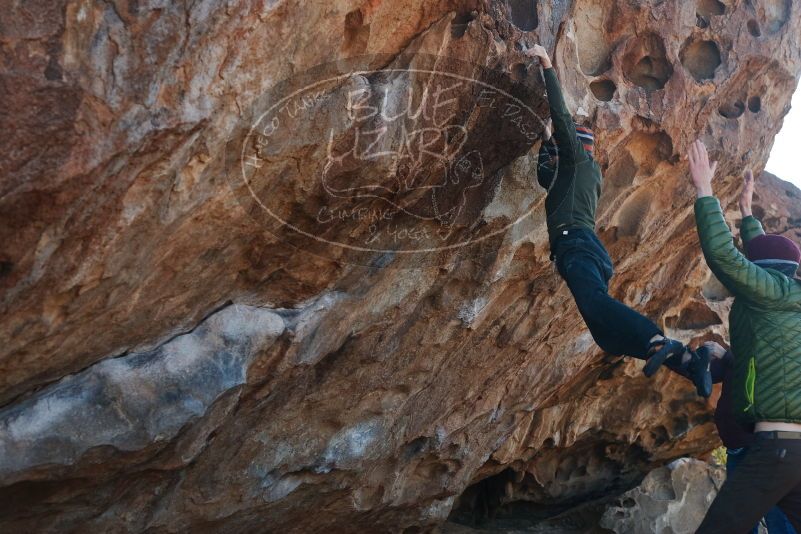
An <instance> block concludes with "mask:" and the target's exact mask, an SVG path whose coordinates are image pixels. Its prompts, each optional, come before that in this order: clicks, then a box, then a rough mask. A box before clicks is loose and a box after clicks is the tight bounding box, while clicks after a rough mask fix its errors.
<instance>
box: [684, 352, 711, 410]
mask: <svg viewBox="0 0 801 534" xmlns="http://www.w3.org/2000/svg"><path fill="white" fill-rule="evenodd" d="M690 354H691V356H692V358H691V359H690V361H689V362H688V364H687V373H688V374H689V375H690V378H691V379H692V381H693V384H695V390H696V391H697V392H698V394H699V395H701V396H702V397H704V398H708V397H709V396H710V395H711V394H712V372H711V371H710V363H711V362H712V355H711V354H710V353H709V349H708V348H706V347H705V346H704V345H701V346H700V347H698V348H697V349H696V350H695V351H690Z"/></svg>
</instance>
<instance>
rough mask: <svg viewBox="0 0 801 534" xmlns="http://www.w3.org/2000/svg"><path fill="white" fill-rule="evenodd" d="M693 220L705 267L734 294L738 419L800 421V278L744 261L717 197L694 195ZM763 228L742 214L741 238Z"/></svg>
mask: <svg viewBox="0 0 801 534" xmlns="http://www.w3.org/2000/svg"><path fill="white" fill-rule="evenodd" d="M695 222H696V224H697V226H698V236H699V238H700V240H701V248H702V249H703V251H704V258H706V262H707V264H708V265H709V268H710V269H711V270H712V272H713V273H714V275H715V276H716V277H717V278H718V280H720V282H721V283H722V284H723V285H724V286H726V288H727V289H728V290H729V291H731V293H732V294H734V304H733V305H732V308H731V313H730V314H729V333H730V334H731V347H732V352H733V354H734V384H733V386H734V387H733V392H734V397H733V406H734V412H735V415H736V416H737V418H738V419H739V420H740V422H742V423H753V422H756V421H784V422H792V423H801V282H799V281H798V280H796V279H795V278H791V277H789V276H787V275H785V274H783V273H781V272H779V271H776V270H773V269H765V268H762V267H760V266H758V265H756V264H754V263H752V262H750V261H748V259H747V258H746V257H745V256H743V254H742V253H741V252H740V251H739V250H737V248H736V247H735V246H734V241H733V239H732V235H731V231H730V230H729V225H728V224H726V221H725V219H724V218H723V212H722V210H721V208H720V203H719V202H718V199H716V198H715V197H702V198H699V199H698V200H696V202H695ZM763 233H764V232H763V230H762V225H761V224H760V223H759V221H758V220H757V219H755V218H754V217H746V218H744V219H743V222H742V227H741V235H742V238H743V243H747V242H748V241H750V240H751V239H753V238H754V237H756V236H758V235H761V234H763Z"/></svg>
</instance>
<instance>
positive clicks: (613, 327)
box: [553, 228, 662, 359]
mask: <svg viewBox="0 0 801 534" xmlns="http://www.w3.org/2000/svg"><path fill="white" fill-rule="evenodd" d="M553 254H554V257H555V259H556V268H557V269H558V270H559V274H560V275H562V278H564V279H565V282H567V286H568V287H569V288H570V292H571V293H573V298H574V299H575V300H576V306H578V309H579V313H581V316H582V317H583V318H584V322H585V323H586V324H587V328H589V329H590V333H591V334H592V337H593V339H594V340H595V342H596V343H597V344H598V346H599V347H601V348H602V349H603V350H605V351H606V352H609V353H611V354H615V355H620V354H625V355H627V356H634V357H635V358H640V359H645V357H646V354H647V352H648V345H649V343H650V340H651V338H652V337H654V336H655V335H657V334H662V331H661V330H659V328H658V327H657V326H656V325H655V324H654V323H653V322H651V321H650V320H648V319H647V318H646V317H643V316H642V315H640V314H639V313H637V312H635V311H634V310H632V309H631V308H629V307H628V306H626V305H624V304H622V303H621V302H619V301H617V300H615V299H613V298H612V297H610V296H609V285H608V283H609V279H610V278H612V274H613V273H614V270H613V268H612V260H611V259H610V258H609V253H608V252H607V251H606V249H605V248H604V246H603V244H602V243H601V241H600V240H599V239H598V236H596V235H595V232H592V231H590V230H586V229H583V228H580V229H575V230H564V231H563V232H562V235H560V236H559V237H558V238H557V239H556V241H555V242H554V245H553Z"/></svg>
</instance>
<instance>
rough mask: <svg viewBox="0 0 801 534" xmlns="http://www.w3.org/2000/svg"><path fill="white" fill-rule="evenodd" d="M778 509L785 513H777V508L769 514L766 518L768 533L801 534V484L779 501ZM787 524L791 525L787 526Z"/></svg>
mask: <svg viewBox="0 0 801 534" xmlns="http://www.w3.org/2000/svg"><path fill="white" fill-rule="evenodd" d="M777 508H778V511H779V512H784V513H783V515H781V514H779V513H777V509H776V508H774V509H773V510H771V511H770V512H769V513H768V515H767V517H766V520H767V521H766V522H767V524H768V532H770V533H771V534H772V533H774V532H777V533H778V534H782V533H787V534H795V533H801V484H798V485H797V486H796V487H795V488H793V491H791V492H790V493H788V494H787V495H785V496H784V498H782V500H781V501H779V506H778V507H777ZM787 523H789V524H790V525H787ZM793 531H795V533H794V532H793Z"/></svg>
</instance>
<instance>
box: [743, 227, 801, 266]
mask: <svg viewBox="0 0 801 534" xmlns="http://www.w3.org/2000/svg"><path fill="white" fill-rule="evenodd" d="M746 248H747V249H748V250H747V255H748V259H749V260H751V261H752V262H754V263H756V264H757V265H758V264H760V263H784V262H788V263H795V264H796V266H797V265H798V263H799V262H800V261H801V249H799V248H798V245H796V244H795V243H793V241H792V240H791V239H788V238H786V237H784V236H783V235H776V234H765V235H759V236H757V237H755V238H754V239H752V240H751V241H749V242H748V245H747V246H746Z"/></svg>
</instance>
